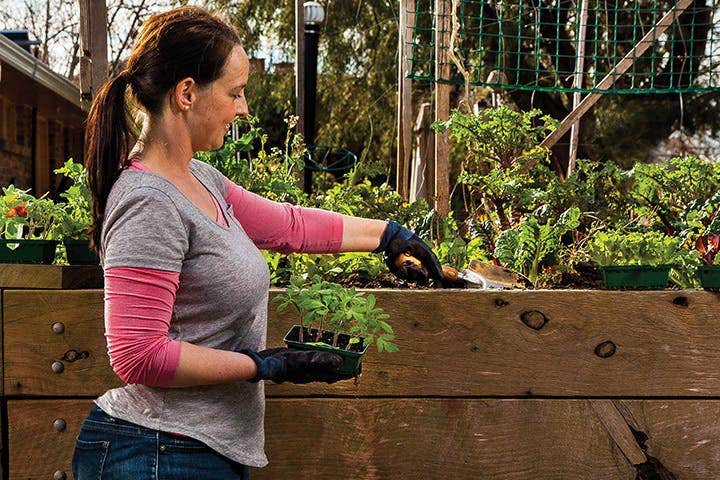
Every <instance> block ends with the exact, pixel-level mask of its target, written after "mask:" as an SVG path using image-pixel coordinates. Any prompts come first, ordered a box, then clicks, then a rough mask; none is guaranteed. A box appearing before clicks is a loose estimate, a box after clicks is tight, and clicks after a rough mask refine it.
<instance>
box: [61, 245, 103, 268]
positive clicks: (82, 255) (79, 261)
mask: <svg viewBox="0 0 720 480" xmlns="http://www.w3.org/2000/svg"><path fill="white" fill-rule="evenodd" d="M63 244H64V245H65V252H66V253H67V260H68V263H69V264H70V265H99V264H100V257H98V256H97V254H96V253H95V251H93V250H90V240H63Z"/></svg>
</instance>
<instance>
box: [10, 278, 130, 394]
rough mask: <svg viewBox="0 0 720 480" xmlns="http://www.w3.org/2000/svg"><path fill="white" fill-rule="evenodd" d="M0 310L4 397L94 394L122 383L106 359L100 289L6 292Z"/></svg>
mask: <svg viewBox="0 0 720 480" xmlns="http://www.w3.org/2000/svg"><path fill="white" fill-rule="evenodd" d="M3 307H4V308H3V310H4V312H3V313H4V328H5V337H4V342H5V358H6V359H8V360H9V359H12V361H9V362H5V378H4V382H5V392H6V394H7V395H29V394H34V395H60V396H72V395H99V394H101V393H102V392H104V391H105V390H106V389H108V388H113V387H118V386H122V385H123V382H122V381H121V380H120V379H119V378H118V377H117V376H116V375H115V373H114V372H113V371H112V369H111V368H110V362H109V358H108V356H107V347H106V343H105V337H104V329H105V326H104V320H103V295H102V291H99V290H74V291H54V290H46V291H41V290H35V291H32V290H30V291H21V290H6V291H4V292H3ZM55 323H61V324H62V325H63V331H62V332H61V333H56V332H55V331H54V330H53V325H54V324H55ZM54 362H59V363H60V364H62V368H63V370H62V372H61V373H55V372H54V371H53V368H52V366H53V363H54Z"/></svg>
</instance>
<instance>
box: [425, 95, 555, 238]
mask: <svg viewBox="0 0 720 480" xmlns="http://www.w3.org/2000/svg"><path fill="white" fill-rule="evenodd" d="M433 128H434V129H435V130H436V131H438V132H445V131H447V132H449V135H450V137H451V138H453V139H455V140H456V141H458V142H460V143H461V144H463V145H464V146H465V147H466V149H467V157H466V158H465V160H464V162H463V164H462V171H461V173H460V175H459V176H458V180H457V181H458V183H459V184H461V185H462V186H463V187H464V188H466V189H467V190H468V191H469V196H465V197H464V199H465V200H466V205H465V208H466V210H467V211H468V212H469V214H470V216H473V217H477V218H478V219H479V220H482V217H489V218H493V219H496V221H497V222H498V223H499V226H500V229H501V230H507V229H509V228H512V227H513V225H515V224H517V221H516V220H517V219H518V218H519V217H520V216H521V215H522V214H523V213H527V212H531V211H532V210H534V209H535V208H537V207H538V206H539V205H540V204H541V202H542V201H544V199H545V198H546V194H545V190H546V187H547V184H548V182H549V181H550V179H551V178H552V177H553V175H552V172H551V171H550V169H549V168H548V167H547V163H548V153H549V152H548V150H547V149H546V148H542V147H539V143H540V141H541V140H542V138H543V137H544V136H545V134H546V133H547V132H550V131H552V130H554V129H555V128H557V121H555V120H554V119H553V118H551V117H550V116H548V115H544V116H543V115H542V112H540V110H537V109H535V110H531V111H529V112H515V111H513V110H511V109H510V108H508V107H507V106H501V107H499V108H496V109H486V110H483V111H482V112H480V113H478V114H467V113H461V112H460V111H459V110H454V111H453V112H452V113H451V114H450V118H449V119H448V120H446V121H439V122H435V123H434V124H433ZM489 206H490V207H492V208H488V207H489Z"/></svg>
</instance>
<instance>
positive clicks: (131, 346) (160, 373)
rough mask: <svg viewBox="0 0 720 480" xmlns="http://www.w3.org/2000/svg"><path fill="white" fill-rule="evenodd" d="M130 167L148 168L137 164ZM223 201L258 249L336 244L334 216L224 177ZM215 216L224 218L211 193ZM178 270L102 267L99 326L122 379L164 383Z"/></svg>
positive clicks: (176, 352) (170, 367)
mask: <svg viewBox="0 0 720 480" xmlns="http://www.w3.org/2000/svg"><path fill="white" fill-rule="evenodd" d="M129 168H131V169H137V170H149V169H148V168H147V167H145V166H144V165H142V164H140V163H138V162H132V164H131V166H130V167H129ZM225 184H226V186H227V196H226V197H225V202H227V204H229V205H232V210H233V214H234V217H235V218H236V219H237V221H238V222H239V223H240V225H241V226H242V227H243V229H244V230H245V232H246V233H247V235H248V237H249V238H250V239H251V240H252V241H253V243H255V245H256V246H257V247H258V248H261V249H267V250H274V251H278V252H282V253H290V252H305V253H331V252H337V251H339V249H340V245H341V243H342V234H343V224H342V216H341V215H340V214H337V213H334V212H329V211H326V210H320V209H314V208H302V207H298V206H293V205H290V204H287V203H277V202H273V201H270V200H267V199H265V198H263V197H261V196H259V195H256V194H254V193H251V192H248V191H247V190H245V189H243V188H242V187H239V186H238V185H236V184H235V183H233V182H231V181H230V180H228V179H227V178H225ZM211 197H212V199H213V202H214V203H215V209H216V218H215V220H216V221H217V222H218V223H219V224H221V225H224V226H226V227H227V225H228V221H230V219H229V218H227V217H226V214H227V210H226V209H223V208H222V207H221V206H220V204H219V203H218V201H217V199H216V198H215V196H214V195H211ZM179 285H180V273H179V272H173V271H167V270H159V269H151V268H139V267H112V268H108V269H107V270H105V330H106V334H105V335H106V338H107V343H108V355H109V356H110V364H111V365H112V367H113V370H114V371H115V373H116V374H117V375H118V376H119V377H120V378H121V379H122V380H123V381H124V382H126V383H128V384H130V383H140V384H144V385H147V386H156V387H166V386H168V385H170V383H171V381H172V379H173V377H174V375H175V371H176V370H177V366H178V364H179V361H180V341H178V340H171V339H170V338H169V337H168V332H169V329H170V320H171V318H172V312H173V305H174V303H175V295H176V292H177V290H178V288H179Z"/></svg>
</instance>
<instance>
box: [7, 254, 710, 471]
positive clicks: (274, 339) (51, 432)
mask: <svg viewBox="0 0 720 480" xmlns="http://www.w3.org/2000/svg"><path fill="white" fill-rule="evenodd" d="M0 270H2V268H0ZM373 293H374V294H375V295H376V297H377V300H378V305H379V306H380V307H382V308H383V309H384V310H385V312H386V313H388V314H390V320H391V321H392V323H393V326H394V327H395V333H396V343H397V344H398V346H399V347H400V351H399V352H397V353H393V354H378V353H377V352H376V351H374V350H373V349H370V350H368V353H367V354H366V359H365V361H364V363H363V375H362V378H361V381H360V383H359V385H357V386H355V385H353V383H352V382H343V383H341V384H336V385H329V386H328V385H324V384H313V385H305V386H293V385H275V384H267V385H266V394H267V396H268V405H267V417H266V432H267V451H268V455H269V457H270V465H269V466H268V467H267V468H265V469H259V470H255V471H253V472H252V478H253V479H279V478H316V479H333V480H336V479H338V478H353V479H359V478H360V479H372V478H382V479H392V478H403V479H406V478H452V479H465V478H467V479H475V478H493V479H528V478H537V479H581V478H603V479H627V480H634V479H635V478H636V477H637V476H638V474H639V473H638V472H642V475H649V474H648V472H650V471H651V469H653V468H655V469H657V467H656V465H657V464H658V463H659V464H662V465H663V466H664V467H665V468H666V469H667V470H668V471H670V472H672V473H673V474H674V475H675V477H676V478H682V479H698V480H699V479H703V480H705V479H709V478H718V477H720V465H719V464H718V462H717V459H718V458H720V442H719V441H718V440H720V427H718V426H717V425H716V423H717V422H714V421H713V418H716V416H717V415H718V414H720V401H718V400H716V398H718V396H720V373H718V369H717V365H718V364H719V363H720V347H718V345H720V333H719V331H718V329H717V327H716V325H715V324H714V319H715V318H717V308H718V305H719V304H720V301H719V300H720V297H718V295H717V294H715V293H711V292H704V291H669V290H664V291H651V292H623V291H620V292H610V291H578V290H576V291H573V290H562V291H511V292H485V291H467V290H463V291H461V290H454V291H447V290H445V291H439V290H438V291H435V290H422V291H409V290H374V291H373ZM276 294H277V291H273V292H272V294H271V296H272V295H276ZM102 298H103V294H102V290H100V289H94V290H75V291H67V290H15V289H4V291H3V292H2V302H3V305H2V307H3V308H2V311H3V328H4V351H5V362H4V368H3V372H4V402H6V405H7V412H8V421H9V423H8V425H5V426H4V428H5V429H6V430H7V431H8V436H7V437H6V438H8V442H9V444H8V445H6V446H5V447H6V448H7V449H8V453H9V455H8V456H7V457H8V458H9V465H6V468H8V472H9V478H11V479H14V478H23V479H47V478H53V475H55V472H66V474H67V478H71V474H70V460H71V453H72V449H73V445H74V440H75V435H77V432H78V431H79V428H80V423H81V421H82V419H83V418H84V417H85V415H86V414H87V411H88V410H89V408H90V406H91V402H92V399H93V398H95V397H96V396H97V395H100V394H101V393H103V392H104V391H105V389H107V388H109V387H112V386H116V385H120V381H119V380H118V379H117V377H116V376H115V375H114V373H113V372H112V371H111V369H110V367H109V365H108V359H107V356H106V348H105V340H104V337H103V317H102V315H103V305H102ZM296 320H297V319H296V318H294V317H292V316H291V315H286V314H283V315H282V316H281V315H279V314H277V313H276V312H274V311H273V310H272V308H271V314H270V318H269V332H268V344H269V345H281V344H282V338H283V336H284V334H285V333H286V332H287V330H288V328H289V326H290V325H292V324H293V323H295V322H296ZM53 363H55V367H54V368H53ZM58 475H59V474H58ZM638 478H653V477H652V476H645V477H642V476H641V477H638Z"/></svg>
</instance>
